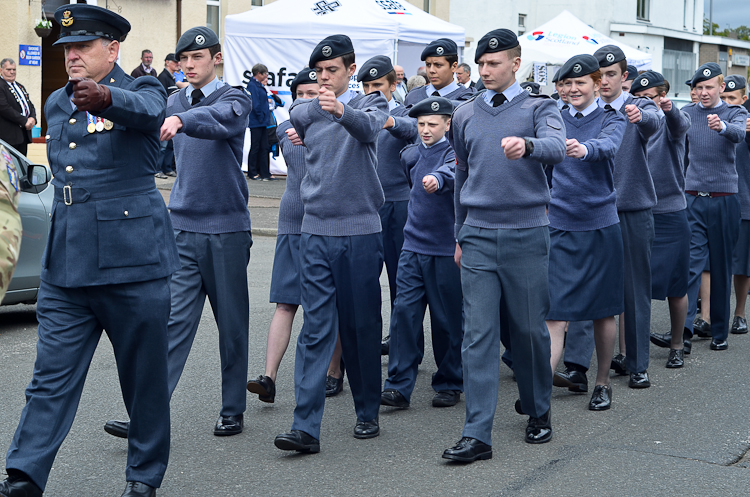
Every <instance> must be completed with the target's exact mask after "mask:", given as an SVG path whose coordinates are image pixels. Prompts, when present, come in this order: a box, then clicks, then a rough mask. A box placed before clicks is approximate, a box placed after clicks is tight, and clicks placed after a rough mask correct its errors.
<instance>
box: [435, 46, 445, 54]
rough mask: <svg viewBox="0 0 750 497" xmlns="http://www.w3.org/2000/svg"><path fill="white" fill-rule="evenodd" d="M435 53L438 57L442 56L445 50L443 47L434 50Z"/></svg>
mask: <svg viewBox="0 0 750 497" xmlns="http://www.w3.org/2000/svg"><path fill="white" fill-rule="evenodd" d="M435 53H437V54H438V55H443V54H444V53H445V49H444V48H443V47H437V48H436V49H435Z"/></svg>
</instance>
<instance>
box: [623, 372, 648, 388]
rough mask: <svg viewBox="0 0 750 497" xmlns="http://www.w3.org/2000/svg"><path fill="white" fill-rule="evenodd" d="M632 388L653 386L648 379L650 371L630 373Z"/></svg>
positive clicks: (630, 385)
mask: <svg viewBox="0 0 750 497" xmlns="http://www.w3.org/2000/svg"><path fill="white" fill-rule="evenodd" d="M628 386H629V387H630V388H648V387H650V386H651V382H650V381H649V379H648V371H644V372H642V373H630V381H629V382H628Z"/></svg>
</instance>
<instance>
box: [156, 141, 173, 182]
mask: <svg viewBox="0 0 750 497" xmlns="http://www.w3.org/2000/svg"><path fill="white" fill-rule="evenodd" d="M173 163H174V143H173V142H172V140H167V141H163V142H161V148H160V149H159V167H160V168H161V172H162V173H164V174H167V173H171V172H172V170H173V167H172V166H173Z"/></svg>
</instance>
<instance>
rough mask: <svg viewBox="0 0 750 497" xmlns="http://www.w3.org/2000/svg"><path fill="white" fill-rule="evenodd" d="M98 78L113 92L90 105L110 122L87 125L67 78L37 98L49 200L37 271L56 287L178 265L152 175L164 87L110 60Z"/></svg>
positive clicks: (154, 273) (149, 276) (152, 275)
mask: <svg viewBox="0 0 750 497" xmlns="http://www.w3.org/2000/svg"><path fill="white" fill-rule="evenodd" d="M99 83H100V84H105V85H107V86H109V87H110V92H111V94H112V105H111V106H110V107H108V108H106V109H104V110H103V111H100V112H98V113H97V114H98V116H99V117H101V118H104V119H106V120H108V121H109V122H111V123H112V124H111V125H110V123H109V122H108V123H107V127H111V129H110V130H104V131H101V132H94V133H89V132H88V131H87V129H86V127H87V124H88V122H87V116H86V112H80V111H78V110H77V109H75V107H73V105H72V104H71V102H70V97H71V93H70V92H71V91H72V85H70V84H68V85H67V86H65V87H64V88H61V89H59V90H57V91H55V92H54V93H53V94H52V95H50V97H49V99H47V102H46V104H45V106H44V113H45V115H46V117H47V157H48V159H49V163H50V166H51V168H52V174H53V175H54V179H53V180H52V184H53V185H54V186H55V202H54V204H53V207H52V224H51V227H50V234H49V239H48V241H47V247H46V249H45V251H44V256H43V257H42V274H41V278H42V280H44V281H45V282H47V283H50V284H53V285H57V286H62V287H82V286H92V285H109V284H119V283H131V282H137V281H147V280H153V279H157V278H163V277H165V276H168V275H170V274H172V273H173V272H174V271H176V270H177V269H179V267H180V263H179V258H178V255H177V246H176V245H175V241H174V234H173V231H172V223H171V221H170V219H169V214H168V212H167V208H166V206H165V205H164V200H163V198H162V196H161V194H160V193H159V192H158V191H157V190H156V186H155V183H154V173H155V171H156V163H157V159H158V157H159V129H160V127H161V125H162V122H163V121H164V108H165V104H166V95H165V92H164V88H163V87H162V85H161V83H160V82H159V80H158V79H156V78H138V79H133V78H132V77H131V76H128V75H127V74H125V73H124V72H123V70H122V69H120V67H119V66H118V65H116V64H115V67H114V69H112V71H111V72H110V73H109V74H107V76H105V77H104V79H102V81H100V82H99ZM67 203H70V205H66V204H67Z"/></svg>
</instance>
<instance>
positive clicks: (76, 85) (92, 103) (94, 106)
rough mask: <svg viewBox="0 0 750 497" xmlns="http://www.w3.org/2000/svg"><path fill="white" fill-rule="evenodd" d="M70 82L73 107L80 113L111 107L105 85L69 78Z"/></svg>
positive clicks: (88, 80)
mask: <svg viewBox="0 0 750 497" xmlns="http://www.w3.org/2000/svg"><path fill="white" fill-rule="evenodd" d="M70 82H71V83H73V99H72V101H73V105H75V106H76V107H77V108H78V110H80V111H81V112H96V111H100V110H103V109H106V108H107V107H109V106H110V105H112V95H111V94H110V92H109V87H107V86H106V85H99V84H96V82H95V81H94V80H93V79H88V78H71V79H70Z"/></svg>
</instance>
